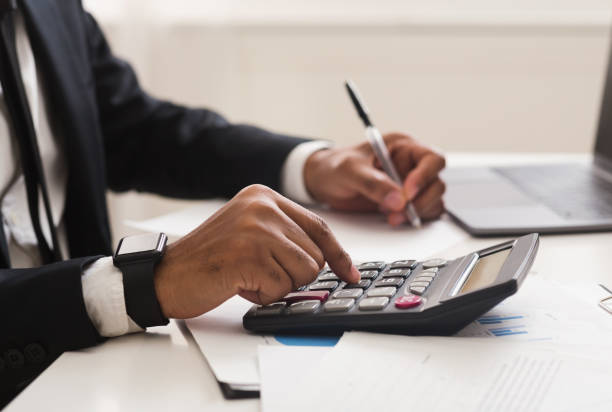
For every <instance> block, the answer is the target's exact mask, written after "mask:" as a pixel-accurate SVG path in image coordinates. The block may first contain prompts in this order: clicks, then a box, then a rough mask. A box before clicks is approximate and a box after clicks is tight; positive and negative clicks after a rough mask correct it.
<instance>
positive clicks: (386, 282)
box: [374, 278, 404, 287]
mask: <svg viewBox="0 0 612 412" xmlns="http://www.w3.org/2000/svg"><path fill="white" fill-rule="evenodd" d="M402 283H404V279H402V278H384V279H381V280H377V281H376V282H375V283H374V286H376V287H382V286H400V285H401V284H402Z"/></svg>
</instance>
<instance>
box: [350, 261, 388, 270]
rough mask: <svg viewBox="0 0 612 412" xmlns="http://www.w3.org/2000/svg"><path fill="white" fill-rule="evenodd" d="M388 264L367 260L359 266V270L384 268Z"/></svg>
mask: <svg viewBox="0 0 612 412" xmlns="http://www.w3.org/2000/svg"><path fill="white" fill-rule="evenodd" d="M385 265H386V263H385V262H366V263H362V264H361V265H359V266H358V267H357V269H359V270H382V268H384V267H385Z"/></svg>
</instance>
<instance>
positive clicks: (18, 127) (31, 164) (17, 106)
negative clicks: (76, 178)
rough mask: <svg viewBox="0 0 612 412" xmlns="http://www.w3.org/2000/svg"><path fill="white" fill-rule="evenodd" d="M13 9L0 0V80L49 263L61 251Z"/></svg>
mask: <svg viewBox="0 0 612 412" xmlns="http://www.w3.org/2000/svg"><path fill="white" fill-rule="evenodd" d="M16 10H17V2H16V0H0V81H1V82H2V90H3V92H4V98H5V100H6V106H7V111H8V113H9V117H10V119H11V123H12V125H13V129H14V131H15V135H16V138H17V142H18V145H19V155H20V160H21V167H22V170H23V174H24V177H25V182H26V187H27V197H28V208H29V210H30V218H31V220H32V226H33V228H34V233H35V234H36V239H37V241H38V248H39V250H40V254H41V257H42V260H43V262H44V263H51V262H54V261H59V260H61V255H60V251H59V247H58V246H59V242H58V240H57V233H56V231H55V225H54V224H53V218H52V215H51V207H50V203H49V195H48V192H47V185H46V183H45V176H44V173H43V168H42V162H41V160H40V152H39V150H38V143H37V140H36V130H35V129H34V123H33V121H32V115H31V113H30V106H29V103H28V99H27V95H26V93H25V88H24V86H23V81H22V79H21V69H20V67H19V60H18V59H17V50H16V46H15V27H14V21H13V16H14V14H15V11H16ZM39 193H41V194H42V199H43V205H44V208H45V213H46V215H47V224H48V225H49V230H50V233H51V241H52V246H53V247H51V246H50V245H49V244H48V243H47V240H46V239H45V236H44V234H43V231H42V227H41V224H40V213H39V210H38V204H39V198H38V196H39Z"/></svg>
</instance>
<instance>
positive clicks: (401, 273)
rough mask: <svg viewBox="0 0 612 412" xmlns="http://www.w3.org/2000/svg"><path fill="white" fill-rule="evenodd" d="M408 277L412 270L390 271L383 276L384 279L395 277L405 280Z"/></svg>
mask: <svg viewBox="0 0 612 412" xmlns="http://www.w3.org/2000/svg"><path fill="white" fill-rule="evenodd" d="M408 275H410V269H390V270H387V271H386V272H383V274H382V276H383V278H390V277H394V276H401V277H403V278H405V277H407V276H408Z"/></svg>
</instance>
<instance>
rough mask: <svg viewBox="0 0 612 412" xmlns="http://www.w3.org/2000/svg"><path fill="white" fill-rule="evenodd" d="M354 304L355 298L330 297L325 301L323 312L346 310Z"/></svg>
mask: <svg viewBox="0 0 612 412" xmlns="http://www.w3.org/2000/svg"><path fill="white" fill-rule="evenodd" d="M354 304H355V299H332V300H328V301H327V302H325V305H323V307H324V308H325V312H346V311H347V310H349V309H350V308H352V307H353V305H354Z"/></svg>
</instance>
